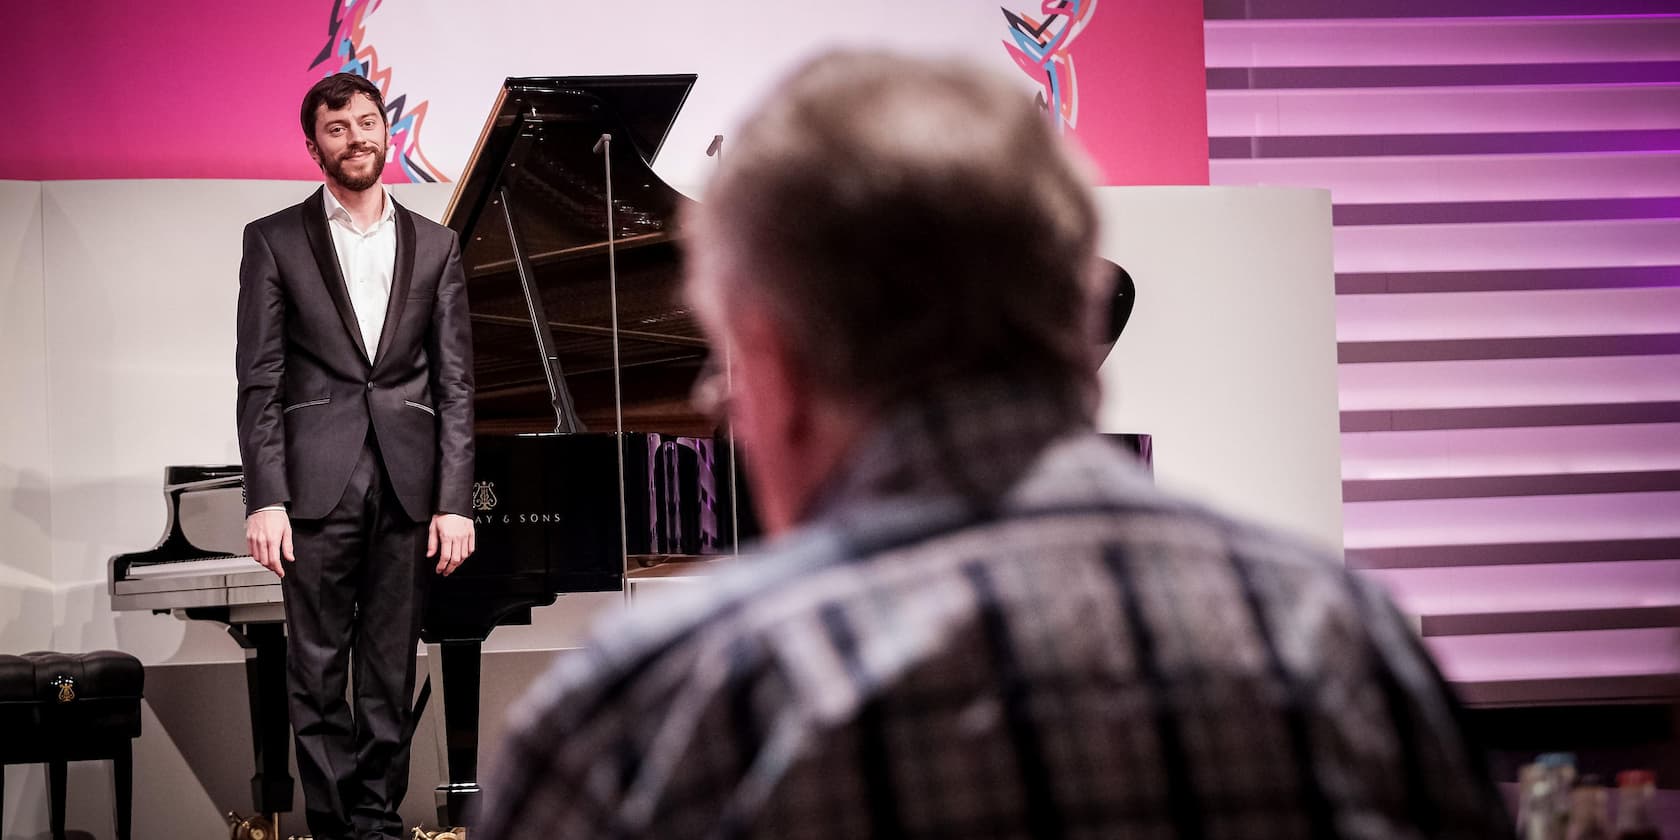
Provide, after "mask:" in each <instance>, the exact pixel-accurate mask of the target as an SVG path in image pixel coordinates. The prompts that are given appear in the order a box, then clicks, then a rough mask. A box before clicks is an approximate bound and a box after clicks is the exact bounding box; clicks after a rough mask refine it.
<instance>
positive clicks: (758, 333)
mask: <svg viewBox="0 0 1680 840" xmlns="http://www.w3.org/2000/svg"><path fill="white" fill-rule="evenodd" d="M733 320H734V321H735V324H734V330H733V332H734V335H735V344H736V346H735V352H736V353H737V354H740V355H750V358H751V359H752V361H751V363H750V366H751V368H752V385H751V387H752V388H753V389H754V390H755V391H757V392H758V394H759V396H760V397H761V398H769V399H770V400H771V401H773V403H774V405H776V406H777V407H778V408H779V409H780V410H778V411H776V412H775V415H776V417H775V419H776V420H778V421H779V422H778V424H777V425H778V426H780V427H781V428H777V429H774V430H770V429H766V430H764V431H766V432H771V433H773V434H775V435H776V436H777V437H779V438H781V439H782V440H784V441H787V442H794V441H798V440H800V439H802V438H803V437H804V436H806V435H809V434H810V433H811V429H810V425H809V424H810V419H811V418H810V408H811V397H812V393H811V382H810V378H809V376H808V375H807V373H806V370H805V365H804V363H803V361H802V359H801V357H800V354H799V351H798V348H796V347H795V346H794V344H793V342H792V341H791V340H790V339H789V338H788V336H787V334H786V331H785V330H783V329H781V328H780V327H779V326H778V325H777V324H776V323H775V322H774V320H772V319H771V317H770V316H769V313H767V312H765V311H764V310H762V309H759V308H757V307H749V308H748V309H747V310H746V311H743V312H738V313H736V314H735V316H734V318H733ZM762 419H770V418H761V420H762Z"/></svg>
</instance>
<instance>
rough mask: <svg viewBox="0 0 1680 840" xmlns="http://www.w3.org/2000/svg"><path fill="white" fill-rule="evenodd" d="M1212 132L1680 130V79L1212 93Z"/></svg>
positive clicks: (1254, 134)
mask: <svg viewBox="0 0 1680 840" xmlns="http://www.w3.org/2000/svg"><path fill="white" fill-rule="evenodd" d="M1207 100H1208V136H1210V137H1233V136H1234V137H1267V136H1279V135H1294V136H1300V135H1314V134H1337V135H1349V134H1353V135H1360V134H1366V135H1369V134H1448V133H1470V132H1480V131H1505V132H1509V131H1606V130H1644V129H1671V128H1680V84H1637V85H1555V86H1539V87H1460V88H1363V89H1356V90H1343V89H1326V90H1210V91H1208V95H1207Z"/></svg>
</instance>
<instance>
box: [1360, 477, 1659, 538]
mask: <svg viewBox="0 0 1680 840" xmlns="http://www.w3.org/2000/svg"><path fill="white" fill-rule="evenodd" d="M1342 514H1343V522H1344V524H1345V527H1346V535H1345V544H1346V546H1347V548H1348V549H1350V550H1357V549H1365V548H1393V547H1401V546H1423V545H1458V546H1476V545H1494V544H1505V543H1550V542H1559V543H1561V542H1591V541H1596V540H1620V539H1677V538H1680V492H1676V491H1670V492H1661V493H1599V494H1588V495H1579V496H1501V497H1496V498H1489V499H1416V500H1408V501H1399V502H1348V503H1346V504H1344V505H1343V506H1342Z"/></svg>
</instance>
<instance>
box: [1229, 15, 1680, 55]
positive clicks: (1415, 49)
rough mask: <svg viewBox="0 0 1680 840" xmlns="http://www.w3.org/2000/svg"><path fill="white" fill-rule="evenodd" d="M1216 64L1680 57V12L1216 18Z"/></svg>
mask: <svg viewBox="0 0 1680 840" xmlns="http://www.w3.org/2000/svg"><path fill="white" fill-rule="evenodd" d="M1203 32H1204V37H1205V41H1206V51H1207V65H1208V66H1209V67H1327V66H1345V67H1369V66H1383V65H1429V64H1540V63H1573V62H1604V61H1676V60H1680V16H1665V17H1655V18H1651V17H1646V18H1625V17H1607V18H1602V19H1597V20H1594V19H1579V18H1575V19H1564V20H1547V19H1544V18H1538V19H1536V18H1529V19H1523V18H1494V19H1487V18H1472V19H1459V20H1431V19H1421V20H1322V21H1320V20H1311V21H1293V20H1292V21H1208V22H1207V24H1206V26H1204V27H1203Z"/></svg>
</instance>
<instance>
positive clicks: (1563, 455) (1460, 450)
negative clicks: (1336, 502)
mask: <svg viewBox="0 0 1680 840" xmlns="http://www.w3.org/2000/svg"><path fill="white" fill-rule="evenodd" d="M1640 470H1680V423H1628V424H1620V425H1606V426H1538V427H1532V428H1523V429H1433V430H1428V431H1415V432H1347V433H1344V434H1343V435H1342V477H1343V478H1347V479H1362V480H1363V479H1372V480H1375V479H1411V478H1448V477H1455V476H1514V475H1527V474H1551V473H1611V472H1634V471H1640ZM1677 582H1680V581H1677Z"/></svg>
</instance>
